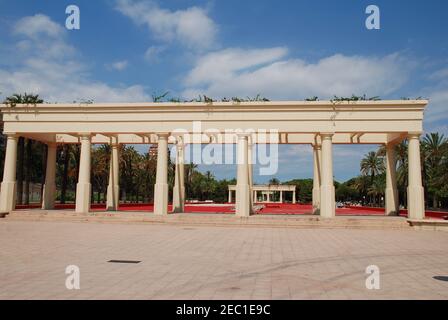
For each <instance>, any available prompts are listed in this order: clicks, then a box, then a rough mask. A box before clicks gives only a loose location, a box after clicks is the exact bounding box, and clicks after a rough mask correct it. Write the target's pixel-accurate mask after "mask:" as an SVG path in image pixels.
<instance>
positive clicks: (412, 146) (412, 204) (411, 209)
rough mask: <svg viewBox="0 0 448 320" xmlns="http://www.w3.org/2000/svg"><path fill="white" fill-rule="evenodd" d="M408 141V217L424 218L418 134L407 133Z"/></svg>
mask: <svg viewBox="0 0 448 320" xmlns="http://www.w3.org/2000/svg"><path fill="white" fill-rule="evenodd" d="M408 143H409V144H408V162H409V185H408V218H410V219H424V218H425V202H424V201H425V199H424V192H423V186H422V171H421V170H422V169H421V163H420V134H419V133H410V134H409V135H408Z"/></svg>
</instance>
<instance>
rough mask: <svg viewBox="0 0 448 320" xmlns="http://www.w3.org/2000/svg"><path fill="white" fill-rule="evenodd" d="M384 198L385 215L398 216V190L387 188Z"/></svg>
mask: <svg viewBox="0 0 448 320" xmlns="http://www.w3.org/2000/svg"><path fill="white" fill-rule="evenodd" d="M384 198H385V199H386V203H385V206H384V207H385V212H384V214H385V215H386V216H398V213H399V209H398V190H397V189H391V188H386V190H385V191H384Z"/></svg>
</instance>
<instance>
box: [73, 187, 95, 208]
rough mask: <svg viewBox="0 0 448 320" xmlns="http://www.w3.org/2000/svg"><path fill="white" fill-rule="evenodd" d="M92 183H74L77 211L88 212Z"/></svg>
mask: <svg viewBox="0 0 448 320" xmlns="http://www.w3.org/2000/svg"><path fill="white" fill-rule="evenodd" d="M91 192H92V185H91V184H90V183H78V184H77V185H76V209H75V211H76V212H77V213H88V212H89V211H90V195H91Z"/></svg>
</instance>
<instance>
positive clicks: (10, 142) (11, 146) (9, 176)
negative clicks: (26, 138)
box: [0, 134, 18, 213]
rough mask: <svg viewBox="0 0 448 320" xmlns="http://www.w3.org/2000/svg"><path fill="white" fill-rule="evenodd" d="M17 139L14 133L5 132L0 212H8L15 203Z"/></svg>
mask: <svg viewBox="0 0 448 320" xmlns="http://www.w3.org/2000/svg"><path fill="white" fill-rule="evenodd" d="M17 140H18V136H17V135H15V134H7V142H6V154H5V164H4V170H3V181H2V184H1V191H0V213H8V212H10V211H12V210H14V208H15V204H16V162H17Z"/></svg>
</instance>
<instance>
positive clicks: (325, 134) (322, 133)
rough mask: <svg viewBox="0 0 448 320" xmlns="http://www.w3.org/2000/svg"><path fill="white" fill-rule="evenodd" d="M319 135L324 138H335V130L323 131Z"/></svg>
mask: <svg viewBox="0 0 448 320" xmlns="http://www.w3.org/2000/svg"><path fill="white" fill-rule="evenodd" d="M319 135H320V137H321V139H322V140H324V139H327V140H328V139H331V138H333V136H334V132H321V133H319Z"/></svg>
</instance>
